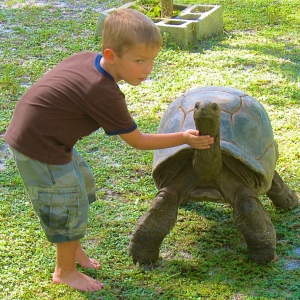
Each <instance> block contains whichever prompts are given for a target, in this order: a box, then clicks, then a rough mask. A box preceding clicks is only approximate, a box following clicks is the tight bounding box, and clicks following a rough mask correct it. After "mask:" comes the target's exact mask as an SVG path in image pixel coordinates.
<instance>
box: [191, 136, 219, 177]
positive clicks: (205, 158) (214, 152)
mask: <svg viewBox="0 0 300 300" xmlns="http://www.w3.org/2000/svg"><path fill="white" fill-rule="evenodd" d="M193 168H194V170H195V172H196V173H197V175H198V176H199V179H200V180H205V181H210V180H214V179H215V178H216V177H217V176H218V175H219V173H220V171H221V168H222V154H221V147H220V134H219V133H218V134H216V135H215V136H214V143H213V144H212V145H210V148H209V149H203V150H199V149H196V150H195V153H194V157H193Z"/></svg>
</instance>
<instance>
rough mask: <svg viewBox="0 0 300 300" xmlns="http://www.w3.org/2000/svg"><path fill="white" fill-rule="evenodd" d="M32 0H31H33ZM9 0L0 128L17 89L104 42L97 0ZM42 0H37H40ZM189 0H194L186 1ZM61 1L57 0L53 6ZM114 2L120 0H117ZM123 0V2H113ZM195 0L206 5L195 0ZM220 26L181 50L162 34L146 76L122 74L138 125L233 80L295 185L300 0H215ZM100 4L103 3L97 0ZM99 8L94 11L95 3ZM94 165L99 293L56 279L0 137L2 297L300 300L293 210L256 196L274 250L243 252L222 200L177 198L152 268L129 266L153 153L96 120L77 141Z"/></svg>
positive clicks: (89, 242) (1, 37)
mask: <svg viewBox="0 0 300 300" xmlns="http://www.w3.org/2000/svg"><path fill="white" fill-rule="evenodd" d="M28 2H29V1H28ZM36 2H38V1H30V5H24V4H26V1H22V0H11V1H5V2H1V3H2V4H1V5H0V43H1V48H0V70H1V72H0V76H1V77H0V86H1V88H0V136H1V135H2V134H3V133H4V132H5V129H6V127H7V126H8V124H9V121H10V118H11V116H12V113H13V110H14V107H15V105H16V102H17V101H18V99H19V98H20V96H21V95H22V94H23V93H24V92H25V91H26V90H27V89H28V87H29V86H30V85H31V84H33V83H34V82H35V81H36V80H37V79H38V78H40V77H41V76H42V75H43V74H44V73H45V72H47V71H48V70H49V69H50V68H52V67H53V66H55V65H56V64H57V63H58V62H60V61H61V60H62V59H63V58H65V57H67V56H69V55H71V54H73V53H75V52H79V51H100V42H101V41H99V40H98V39H96V38H95V37H94V32H95V25H96V21H97V18H98V14H99V8H100V7H105V8H106V7H108V6H109V5H110V6H112V5H113V4H114V3H113V2H111V1H110V4H109V5H108V4H107V3H104V2H103V1H97V0H90V1H82V0H78V1H67V3H68V5H66V6H63V5H61V6H55V3H56V2H55V1H44V2H47V3H48V4H47V5H46V6H40V5H35V3H36ZM41 2H42V1H41ZM184 2H185V3H187V2H189V3H196V2H195V1H184ZM63 3H65V2H63V1H61V2H60V4H63ZM115 3H117V1H115ZM119 3H120V2H119ZM197 3H207V1H198V2H197ZM210 3H211V4H222V7H223V14H224V23H225V27H224V32H223V34H221V35H220V36H218V37H214V38H211V39H209V40H206V41H198V42H197V43H195V45H191V47H190V48H189V50H186V51H181V50H179V49H178V47H177V46H176V45H174V44H167V45H165V47H164V48H163V49H162V51H161V53H160V54H159V56H158V58H157V60H156V63H155V68H154V72H153V74H152V75H151V79H152V80H149V81H147V82H145V83H143V84H142V85H141V86H139V87H131V86H129V85H127V84H125V83H122V84H120V87H121V89H122V90H123V91H124V92H125V94H126V95H127V100H128V106H129V109H130V111H131V112H132V114H133V116H134V117H135V119H136V121H137V123H138V125H139V127H140V128H141V129H142V130H143V131H145V132H155V131H156V128H157V126H158V124H159V121H160V118H161V116H162V114H163V112H164V110H165V109H166V107H167V106H168V104H169V103H170V102H171V101H172V100H174V99H175V98H177V97H178V96H179V95H180V94H181V93H182V92H184V91H187V90H189V89H191V88H193V87H201V86H207V85H223V86H231V87H234V88H237V89H240V90H243V91H245V92H247V93H248V94H250V95H252V96H254V97H255V98H257V99H258V100H259V101H260V102H261V103H262V104H263V105H264V107H265V108H266V110H267V111H268V113H269V116H270V119H271V123H272V125H273V129H274V134H275V137H276V140H277V141H278V143H279V150H280V157H279V160H278V165H277V170H278V172H279V173H280V175H281V176H282V177H283V178H284V180H285V182H286V183H287V184H288V185H289V186H290V187H291V188H292V189H294V190H295V191H296V192H297V194H298V196H299V195H300V164H299V160H300V153H299V149H300V136H299V128H300V100H299V99H300V81H299V78H300V64H299V62H300V50H299V49H300V38H299V28H300V3H299V1H298V0H281V1H271V0H247V1H246V0H242V1H240V0H220V1H210ZM103 5H104V6H103ZM97 9H98V10H97ZM77 148H78V149H79V150H80V152H81V153H82V154H83V156H84V157H85V159H86V161H87V162H88V163H89V164H90V166H91V167H92V169H93V171H94V174H95V177H96V181H97V197H98V200H97V201H96V203H95V204H94V205H93V206H92V207H91V211H90V220H89V228H88V234H87V236H86V238H85V239H84V240H83V244H84V247H85V249H86V250H87V252H88V254H89V255H91V256H92V257H95V258H97V259H99V260H100V261H101V263H102V269H101V270H100V271H85V273H86V274H88V275H90V276H92V277H94V278H98V279H99V280H101V281H103V282H104V283H105V289H104V290H103V291H99V292H97V293H81V292H78V291H75V290H73V289H71V288H68V287H66V286H62V285H59V286H58V285H52V284H51V274H52V272H53V268H54V266H55V248H54V246H53V245H51V244H49V243H48V242H47V241H46V239H45V237H44V234H43V232H42V231H41V229H40V226H39V224H38V220H37V218H36V216H35V214H34V212H33V209H32V207H31V204H30V202H29V199H28V197H27V195H26V192H25V190H24V188H23V186H22V182H21V180H20V177H19V175H18V173H17V170H16V168H15V165H14V162H13V161H12V159H11V157H10V155H9V153H8V150H7V148H6V145H5V143H4V141H3V139H2V138H1V137H0V298H1V299H11V300H15V299H28V300H29V299H30V300H31V299H51V300H54V299H64V300H65V299H70V300H71V299H72V300H75V299H130V300H134V299H155V300H156V299H240V300H242V299H243V300H244V299H295V300H296V299H299V298H300V282H299V276H300V242H299V238H300V223H299V217H300V210H299V208H297V209H295V210H293V211H288V212H285V211H282V210H279V209H276V208H274V206H273V205H272V204H271V202H270V201H269V200H268V199H267V198H266V197H261V199H262V202H263V204H264V206H265V207H266V209H267V211H268V212H269V214H270V217H271V219H272V221H273V223H274V226H275V228H276V231H277V239H278V245H277V252H278V255H279V260H278V261H277V262H275V263H272V264H270V265H268V266H259V265H256V264H255V263H253V262H250V261H249V260H248V257H247V251H246V248H245V243H244V241H243V239H242V236H241V234H240V233H239V232H238V231H237V229H236V228H235V226H234V224H233V217H232V210H231V208H230V207H228V206H227V205H225V204H219V205H216V204H212V203H196V204H193V205H188V206H187V207H185V208H181V209H180V211H179V216H178V222H177V224H176V226H175V228H174V229H173V230H172V231H171V233H170V234H169V235H168V236H167V237H166V239H165V240H164V242H163V244H162V247H161V251H160V254H161V259H160V260H159V262H158V263H157V265H156V268H154V269H153V270H151V271H145V270H142V269H139V268H137V267H136V266H134V265H133V263H132V261H131V258H130V257H129V256H128V243H129V240H130V235H131V233H132V231H133V229H134V226H135V223H136V221H137V219H138V218H139V217H140V216H141V215H142V214H143V213H144V212H145V211H146V210H147V208H148V207H149V205H150V204H151V201H152V200H153V198H154V197H155V193H156V189H155V186H154V184H153V181H152V178H151V164H152V154H153V153H152V152H151V151H144V152H142V151H136V150H134V149H131V148H130V147H128V146H126V145H125V144H124V143H123V142H122V141H121V140H120V139H119V138H117V137H113V138H111V137H106V136H105V135H104V133H103V132H102V131H101V130H100V131H98V132H96V133H94V134H92V135H91V136H90V137H88V138H86V139H84V140H83V141H81V142H80V143H78V145H77Z"/></svg>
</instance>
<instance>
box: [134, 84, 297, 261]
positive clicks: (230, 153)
mask: <svg viewBox="0 0 300 300" xmlns="http://www.w3.org/2000/svg"><path fill="white" fill-rule="evenodd" d="M190 128H196V129H198V130H199V131H200V133H201V134H202V135H206V134H208V135H210V136H213V137H214V144H213V145H211V147H210V149H207V150H195V149H192V148H191V147H189V146H188V145H181V146H178V147H174V148H168V149H160V150H156V151H155V152H154V161H153V173H152V175H153V179H154V181H155V184H156V186H157V188H158V193H157V195H156V197H155V199H154V201H153V203H152V205H151V207H150V208H149V209H148V211H147V212H146V213H145V215H143V216H142V217H141V218H140V219H139V220H138V222H137V224H136V228H135V230H134V232H133V234H132V237H131V241H130V245H129V253H130V255H131V256H132V258H133V261H134V263H137V262H138V263H140V264H150V263H153V262H155V261H156V260H157V259H158V257H159V248H160V245H161V243H162V241H163V239H164V238H165V236H166V235H167V234H168V233H169V232H170V230H171V229H172V228H173V226H174V225H175V223H176V220H177V214H178V208H179V206H180V205H182V204H185V203H187V202H197V201H213V202H225V203H229V204H230V205H231V206H232V207H233V214H234V219H235V223H236V226H237V228H238V229H239V230H240V232H241V233H242V234H243V236H244V238H245V241H246V243H247V247H248V253H249V257H250V259H252V260H253V261H255V262H257V263H260V264H267V263H269V262H271V261H273V260H274V259H276V232H275V229H274V226H273V224H272V222H271V220H270V218H269V216H268V213H267V212H266V210H265V209H264V207H263V206H262V204H261V202H260V201H259V198H258V195H261V194H264V193H266V194H267V196H268V197H269V198H270V199H271V201H272V202H273V203H274V205H276V206H277V207H280V208H287V209H292V208H295V207H296V206H298V197H297V195H296V193H295V192H293V191H292V190H290V189H289V188H288V187H287V185H286V184H285V183H284V182H283V181H282V179H281V177H280V176H279V174H278V173H277V172H276V171H275V166H276V161H277V158H278V147H277V144H276V142H275V140H274V137H273V130H272V127H271V124H270V121H269V118H268V115H267V113H266V111H265V110H264V108H263V107H262V105H261V104H260V103H259V102H258V101H257V100H255V99H254V98H252V97H250V96H249V95H247V94H246V93H244V92H242V91H239V90H236V89H233V88H229V87H205V88H197V89H193V90H191V91H189V92H187V93H185V94H183V95H182V96H181V97H179V98H178V99H176V100H175V101H174V102H172V103H171V104H170V105H169V107H168V109H167V110H166V112H165V114H164V115H163V117H162V120H161V123H160V125H159V128H158V133H169V132H178V131H185V130H187V129H190Z"/></svg>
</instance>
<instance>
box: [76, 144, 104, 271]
mask: <svg viewBox="0 0 300 300" xmlns="http://www.w3.org/2000/svg"><path fill="white" fill-rule="evenodd" d="M73 157H74V161H75V162H76V166H77V167H78V168H79V172H80V173H81V174H82V177H83V181H84V186H85V190H86V194H87V197H88V201H89V204H91V203H93V202H94V201H95V200H96V195H95V179H94V176H93V173H92V171H91V169H90V167H89V166H88V164H87V163H86V162H85V161H84V159H83V158H82V157H81V155H80V154H79V153H78V151H77V150H76V149H75V148H73ZM75 259H76V261H77V262H78V263H79V264H80V266H81V267H83V268H92V269H99V268H100V264H99V262H98V261H97V260H95V259H92V258H89V257H88V256H87V254H86V253H85V251H84V250H83V249H82V246H81V243H79V244H78V247H77V249H76V255H75Z"/></svg>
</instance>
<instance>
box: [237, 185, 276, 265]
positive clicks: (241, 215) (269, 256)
mask: <svg viewBox="0 0 300 300" xmlns="http://www.w3.org/2000/svg"><path fill="white" fill-rule="evenodd" d="M233 209H234V217H235V222H236V225H237V227H238V229H239V230H240V231H241V233H242V234H243V236H244V238H245V240H246V243H247V246H248V252H249V257H250V259H251V260H253V261H255V262H257V263H259V264H267V263H269V262H271V261H273V260H274V259H275V257H276V233H275V229H274V226H273V224H272V222H271V220H270V218H269V215H268V213H267V212H266V210H265V209H264V207H263V206H262V204H261V203H260V201H259V199H258V196H257V195H256V193H255V192H254V191H253V190H252V189H250V188H248V187H244V186H242V187H240V188H239V189H238V190H237V193H236V199H235V203H234V207H233Z"/></svg>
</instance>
